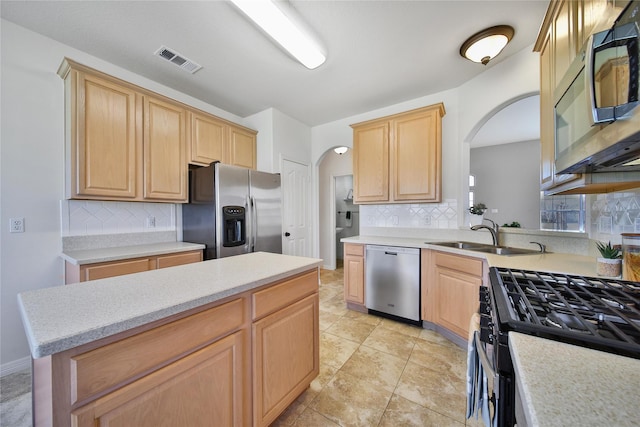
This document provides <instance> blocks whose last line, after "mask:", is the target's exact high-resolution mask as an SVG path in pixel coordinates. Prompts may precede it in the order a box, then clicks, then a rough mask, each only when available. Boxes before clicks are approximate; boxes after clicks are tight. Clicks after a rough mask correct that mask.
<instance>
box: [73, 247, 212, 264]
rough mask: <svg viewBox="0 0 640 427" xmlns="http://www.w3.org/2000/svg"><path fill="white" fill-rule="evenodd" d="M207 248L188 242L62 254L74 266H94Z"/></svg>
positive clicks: (86, 250)
mask: <svg viewBox="0 0 640 427" xmlns="http://www.w3.org/2000/svg"><path fill="white" fill-rule="evenodd" d="M204 248H205V246H204V245H201V244H198V243H188V242H163V243H150V244H146V245H133V246H118V247H112V248H101V249H84V250H75V251H66V252H63V253H62V254H61V256H62V258H63V259H64V260H65V261H68V262H70V263H71V264H74V265H84V264H94V263H97V262H107V261H118V260H121V259H127V258H139V257H145V256H153V255H162V254H170V253H179V252H187V251H195V250H202V249H204Z"/></svg>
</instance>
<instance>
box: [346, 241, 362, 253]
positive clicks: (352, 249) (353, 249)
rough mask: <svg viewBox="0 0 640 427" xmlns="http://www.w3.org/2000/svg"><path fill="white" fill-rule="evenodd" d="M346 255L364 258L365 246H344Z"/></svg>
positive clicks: (349, 244) (347, 244)
mask: <svg viewBox="0 0 640 427" xmlns="http://www.w3.org/2000/svg"><path fill="white" fill-rule="evenodd" d="M344 254H345V255H354V256H364V245H354V244H351V243H345V244H344Z"/></svg>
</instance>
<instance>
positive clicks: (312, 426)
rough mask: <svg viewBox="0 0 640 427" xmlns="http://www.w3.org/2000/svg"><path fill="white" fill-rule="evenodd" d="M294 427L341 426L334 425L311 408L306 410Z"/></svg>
mask: <svg viewBox="0 0 640 427" xmlns="http://www.w3.org/2000/svg"><path fill="white" fill-rule="evenodd" d="M293 427H340V424H336V423H334V422H333V421H331V420H330V419H329V418H327V417H325V416H324V415H322V414H319V413H318V412H316V411H314V410H313V409H311V408H306V409H305V410H304V412H302V414H301V415H300V416H299V417H298V419H297V420H296V421H295V422H294V423H293Z"/></svg>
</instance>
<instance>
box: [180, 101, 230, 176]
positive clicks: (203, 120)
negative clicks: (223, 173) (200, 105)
mask: <svg viewBox="0 0 640 427" xmlns="http://www.w3.org/2000/svg"><path fill="white" fill-rule="evenodd" d="M188 116H189V129H188V130H189V138H188V139H189V144H188V147H189V162H190V163H193V164H197V165H201V166H208V165H209V164H211V163H213V162H216V161H217V162H222V161H223V159H224V158H225V147H224V144H225V141H226V139H227V125H226V123H225V122H223V121H221V120H218V119H217V118H215V117H213V116H209V115H205V114H200V113H197V112H189V115H188Z"/></svg>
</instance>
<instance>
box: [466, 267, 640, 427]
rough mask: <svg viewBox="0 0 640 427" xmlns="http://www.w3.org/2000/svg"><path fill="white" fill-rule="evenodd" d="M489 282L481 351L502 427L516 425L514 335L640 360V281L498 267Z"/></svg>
mask: <svg viewBox="0 0 640 427" xmlns="http://www.w3.org/2000/svg"><path fill="white" fill-rule="evenodd" d="M489 278H490V282H491V283H490V286H489V287H481V288H480V310H479V312H480V331H479V335H478V338H479V341H480V343H479V344H478V346H477V347H478V349H479V350H478V351H479V353H480V354H481V357H480V359H481V360H482V364H483V366H484V367H485V371H486V372H489V374H488V375H490V376H491V377H492V379H493V381H492V382H493V385H492V390H489V396H490V400H491V402H493V404H494V416H495V417H496V419H497V420H498V421H497V425H499V426H507V427H510V426H513V425H515V423H516V416H515V402H516V399H515V395H516V385H515V382H516V375H515V371H514V367H513V362H512V360H511V354H510V349H509V332H519V333H524V334H529V335H535V336H538V337H541V338H547V339H552V340H556V341H561V342H565V343H568V344H574V345H578V346H582V347H587V348H592V349H595V350H601V351H606V352H610V353H615V354H620V355H623V356H628V357H633V358H636V359H640V282H629V281H623V280H616V279H609V278H602V277H584V276H575V275H568V274H557V273H547V272H539V271H529V270H516V269H507V268H497V267H491V269H490V271H489ZM549 356H550V357H551V358H553V355H549ZM485 365H486V366H485Z"/></svg>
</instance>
